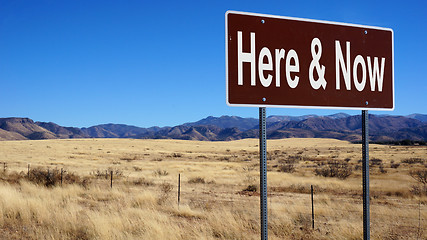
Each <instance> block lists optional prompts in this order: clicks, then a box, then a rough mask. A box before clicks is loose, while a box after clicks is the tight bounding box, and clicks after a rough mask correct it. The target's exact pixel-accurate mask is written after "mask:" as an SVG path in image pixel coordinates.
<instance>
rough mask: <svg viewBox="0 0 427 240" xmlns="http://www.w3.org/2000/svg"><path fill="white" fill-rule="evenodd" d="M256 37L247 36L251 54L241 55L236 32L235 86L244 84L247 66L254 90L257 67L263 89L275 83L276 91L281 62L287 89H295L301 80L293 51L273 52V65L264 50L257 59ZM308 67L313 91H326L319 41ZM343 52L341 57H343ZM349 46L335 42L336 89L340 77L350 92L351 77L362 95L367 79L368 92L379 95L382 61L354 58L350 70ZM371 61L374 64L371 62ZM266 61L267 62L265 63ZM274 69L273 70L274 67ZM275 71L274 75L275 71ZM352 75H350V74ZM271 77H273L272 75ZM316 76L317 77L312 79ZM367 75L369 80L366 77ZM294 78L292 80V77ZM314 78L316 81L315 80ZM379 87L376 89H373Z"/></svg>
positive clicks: (315, 41)
mask: <svg viewBox="0 0 427 240" xmlns="http://www.w3.org/2000/svg"><path fill="white" fill-rule="evenodd" d="M255 41H256V36H255V33H254V32H251V33H250V51H249V52H243V33H242V32H241V31H237V68H238V78H237V82H238V85H240V86H241V85H244V80H243V63H250V68H251V75H250V85H251V86H256V85H257V83H256V67H258V77H259V81H260V83H261V85H262V86H263V87H270V86H271V83H272V82H273V80H274V82H275V84H274V85H275V87H280V86H281V80H280V79H281V68H280V64H281V61H282V60H284V61H285V78H286V82H287V84H288V86H289V87H290V88H296V87H298V84H299V81H300V78H299V76H298V73H299V72H300V64H299V58H298V54H297V52H296V51H295V50H294V49H292V48H291V49H289V50H287V53H286V50H285V49H283V48H281V49H274V62H273V56H272V53H271V51H270V49H269V48H267V47H263V48H262V49H261V50H260V51H259V54H258V59H256V49H255V46H256V44H255ZM308 47H311V55H312V59H311V63H310V67H309V69H307V71H309V75H308V76H309V81H310V85H311V87H312V88H313V89H315V90H318V89H320V88H322V89H326V87H327V79H325V77H324V76H325V71H326V69H327V67H328V66H324V65H322V64H321V55H322V43H321V41H320V39H318V38H313V40H312V42H311V46H308ZM343 49H344V53H345V54H344V53H343ZM350 58H351V43H350V42H348V41H347V42H345V47H344V48H342V47H341V42H340V41H338V40H336V41H335V73H336V74H335V89H336V90H341V74H342V76H343V81H344V85H345V89H346V90H351V85H352V81H351V77H353V85H354V87H355V88H356V89H357V91H359V92H360V91H363V90H364V89H365V86H366V81H367V77H369V82H370V91H372V92H374V91H379V92H382V89H383V79H384V67H385V64H386V61H385V58H384V57H382V58H381V61H380V60H379V58H378V57H373V58H371V56H366V61H365V58H364V57H363V56H362V55H357V56H356V57H355V58H354V59H353V66H350V65H351V64H350V63H351V62H350V60H351V59H350ZM372 59H373V60H372ZM265 60H266V61H265ZM273 66H274V67H273ZM359 68H360V69H361V72H362V76H361V78H360V79H359V77H358V74H357V72H358V69H359ZM274 70H275V71H274ZM352 72H353V74H352ZM273 73H275V74H274V76H273V75H272V74H273ZM315 73H316V74H317V75H315ZM291 74H292V75H291ZM367 74H368V76H367ZM292 76H293V77H292ZM315 76H317V79H315ZM376 86H378V88H376Z"/></svg>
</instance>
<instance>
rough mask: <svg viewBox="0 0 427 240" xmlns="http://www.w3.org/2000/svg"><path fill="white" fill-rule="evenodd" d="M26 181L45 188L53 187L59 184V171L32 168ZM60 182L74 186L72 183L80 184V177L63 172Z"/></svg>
mask: <svg viewBox="0 0 427 240" xmlns="http://www.w3.org/2000/svg"><path fill="white" fill-rule="evenodd" d="M28 180H29V181H30V182H33V183H36V184H40V185H44V186H46V187H51V186H55V185H57V184H59V183H60V182H61V171H60V170H58V169H53V170H52V169H42V168H34V169H31V170H30V174H29V176H28ZM62 182H63V183H69V184H74V183H80V182H81V180H80V177H79V176H77V175H75V174H74V173H70V172H68V171H63V172H62Z"/></svg>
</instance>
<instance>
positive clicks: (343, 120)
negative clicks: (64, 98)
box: [0, 113, 427, 142]
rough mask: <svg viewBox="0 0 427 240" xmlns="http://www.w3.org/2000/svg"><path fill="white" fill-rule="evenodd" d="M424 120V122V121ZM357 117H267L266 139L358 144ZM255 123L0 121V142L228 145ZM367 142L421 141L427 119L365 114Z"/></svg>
mask: <svg viewBox="0 0 427 240" xmlns="http://www.w3.org/2000/svg"><path fill="white" fill-rule="evenodd" d="M425 119H426V121H424V120H425ZM361 126H362V123H361V117H360V116H359V115H353V116H352V115H348V114H345V113H337V114H332V115H327V116H318V115H304V116H278V115H273V116H269V117H268V118H267V137H268V138H270V139H280V138H291V137H298V138H307V137H311V138H335V139H340V140H347V141H352V142H354V141H360V140H361ZM258 134H259V133H258V119H256V118H242V117H239V116H220V117H213V116H209V117H206V118H203V119H201V120H199V121H196V122H188V123H184V124H181V125H177V126H173V127H150V128H141V127H137V126H132V125H126V124H114V123H108V124H100V125H95V126H91V127H87V128H85V127H83V128H77V127H64V126H60V125H58V124H56V123H53V122H34V121H33V120H32V119H30V118H16V117H15V118H14V117H11V118H0V140H30V139H31V140H38V139H67V138H135V139H183V140H200V141H229V140H238V139H243V138H257V137H258ZM369 134H370V140H371V141H380V142H381V141H383V142H384V141H399V140H406V139H408V140H412V141H427V115H423V114H411V115H407V116H392V115H373V114H370V115H369Z"/></svg>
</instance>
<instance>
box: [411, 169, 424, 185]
mask: <svg viewBox="0 0 427 240" xmlns="http://www.w3.org/2000/svg"><path fill="white" fill-rule="evenodd" d="M409 175H411V177H412V178H413V179H415V180H416V181H417V182H419V183H421V184H423V185H424V186H425V185H426V184H427V169H418V170H412V171H410V172H409Z"/></svg>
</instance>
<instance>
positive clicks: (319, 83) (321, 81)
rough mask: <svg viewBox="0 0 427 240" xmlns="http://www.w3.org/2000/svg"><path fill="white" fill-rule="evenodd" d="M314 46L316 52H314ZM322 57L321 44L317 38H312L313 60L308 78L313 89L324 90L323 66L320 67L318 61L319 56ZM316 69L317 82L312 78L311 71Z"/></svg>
mask: <svg viewBox="0 0 427 240" xmlns="http://www.w3.org/2000/svg"><path fill="white" fill-rule="evenodd" d="M316 46H317V49H318V51H317V52H316ZM321 55H322V43H321V42H320V40H319V39H318V38H313V40H312V41H311V56H312V57H313V60H312V61H311V63H310V69H309V75H308V77H309V78H310V84H311V87H312V88H314V89H316V90H317V89H319V88H320V86H322V87H323V89H325V88H326V79H325V66H323V65H322V66H320V63H319V60H320V56H321ZM314 68H316V72H317V75H318V76H319V78H318V79H317V80H315V79H314V77H313V70H314Z"/></svg>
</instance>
